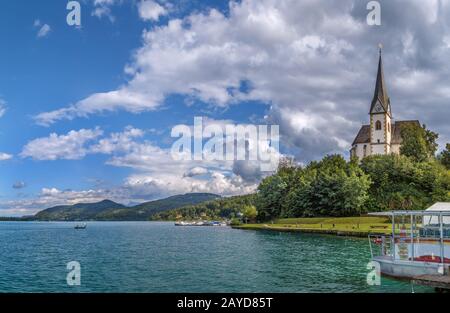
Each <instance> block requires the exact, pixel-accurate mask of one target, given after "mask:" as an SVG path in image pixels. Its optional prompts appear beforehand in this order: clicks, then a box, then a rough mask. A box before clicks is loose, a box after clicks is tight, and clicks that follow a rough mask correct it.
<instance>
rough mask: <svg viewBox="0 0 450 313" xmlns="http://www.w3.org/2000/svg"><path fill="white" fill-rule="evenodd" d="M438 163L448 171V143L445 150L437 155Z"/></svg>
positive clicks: (449, 156)
mask: <svg viewBox="0 0 450 313" xmlns="http://www.w3.org/2000/svg"><path fill="white" fill-rule="evenodd" d="M439 161H440V162H441V163H442V165H444V166H445V167H446V168H447V169H448V170H450V143H447V144H446V145H445V149H444V150H443V151H442V152H441V154H440V155H439Z"/></svg>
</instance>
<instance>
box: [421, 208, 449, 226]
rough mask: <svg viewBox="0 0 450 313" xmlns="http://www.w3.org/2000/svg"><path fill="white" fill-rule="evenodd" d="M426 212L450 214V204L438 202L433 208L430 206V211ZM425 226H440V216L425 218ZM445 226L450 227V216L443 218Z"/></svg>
mask: <svg viewBox="0 0 450 313" xmlns="http://www.w3.org/2000/svg"><path fill="white" fill-rule="evenodd" d="M425 212H450V202H436V203H435V204H433V205H432V206H430V207H429V208H428V209H426V210H425ZM423 219H424V221H423V225H424V226H425V225H438V224H439V216H436V215H433V216H431V215H428V216H426V215H425V216H424V218H423ZM442 220H443V223H444V225H450V216H443V217H442Z"/></svg>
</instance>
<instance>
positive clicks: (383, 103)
mask: <svg viewBox="0 0 450 313" xmlns="http://www.w3.org/2000/svg"><path fill="white" fill-rule="evenodd" d="M369 116H370V124H369V125H363V126H362V127H361V129H360V130H359V132H358V134H357V135H356V138H355V140H354V141H353V144H352V148H351V150H350V156H351V157H357V158H358V159H360V160H361V159H363V158H365V157H366V156H369V155H374V154H390V153H395V154H399V153H400V146H401V144H402V138H401V134H400V130H401V128H402V125H405V124H417V125H418V126H420V122H419V121H417V120H415V121H394V119H393V117H392V111H391V101H390V99H389V96H388V93H387V88H386V83H385V81H384V73H383V60H382V56H381V49H380V57H379V61H378V73H377V81H376V83H375V93H374V95H373V99H372V103H371V105H370V111H369Z"/></svg>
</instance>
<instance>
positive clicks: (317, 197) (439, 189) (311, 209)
mask: <svg viewBox="0 0 450 313" xmlns="http://www.w3.org/2000/svg"><path fill="white" fill-rule="evenodd" d="M401 133H402V138H403V143H402V146H401V149H400V155H394V154H390V155H374V156H369V157H366V158H364V159H363V160H362V161H361V162H359V161H358V160H357V159H351V160H350V161H346V160H345V159H344V158H343V157H342V156H341V155H327V156H325V157H324V158H323V159H322V160H320V161H313V162H311V163H310V164H308V165H307V166H297V165H296V164H295V163H294V162H293V160H291V159H285V160H283V162H281V163H280V166H279V168H278V171H277V172H276V173H275V174H274V175H272V176H269V177H266V178H265V179H263V181H262V182H261V184H260V185H259V187H258V192H257V197H256V208H257V212H258V215H257V218H258V220H260V221H267V220H272V219H276V218H291V217H316V216H335V217H341V216H357V215H361V214H365V213H368V212H373V211H384V210H393V209H396V210H402V209H405V210H406V209H408V210H419V209H425V208H427V207H428V206H430V205H431V204H433V203H435V202H438V201H444V202H446V201H450V170H449V169H450V160H449V159H450V152H449V150H450V144H447V145H446V148H445V149H444V150H443V151H442V153H441V154H440V155H438V156H437V157H436V156H435V154H436V151H437V148H438V145H437V143H436V140H437V138H438V134H437V133H434V132H432V131H430V130H428V129H427V128H426V126H425V125H423V126H420V127H419V126H414V125H406V126H405V127H404V128H402V131H401Z"/></svg>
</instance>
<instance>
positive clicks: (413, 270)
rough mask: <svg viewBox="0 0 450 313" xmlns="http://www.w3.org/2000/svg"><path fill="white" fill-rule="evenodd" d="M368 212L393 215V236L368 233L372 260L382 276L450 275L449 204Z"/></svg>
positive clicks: (409, 277)
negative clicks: (404, 209) (417, 209)
mask: <svg viewBox="0 0 450 313" xmlns="http://www.w3.org/2000/svg"><path fill="white" fill-rule="evenodd" d="M369 215H374V216H388V217H390V218H391V224H392V225H391V227H392V228H391V229H392V230H391V235H379V234H370V235H369V245H370V253H371V257H372V261H373V262H375V264H378V265H379V269H380V272H381V274H382V275H386V276H392V277H397V278H406V279H414V278H415V277H418V276H422V275H448V274H449V267H450V203H437V204H435V205H433V206H431V207H430V208H428V209H427V210H424V211H390V212H379V213H370V214H369Z"/></svg>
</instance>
